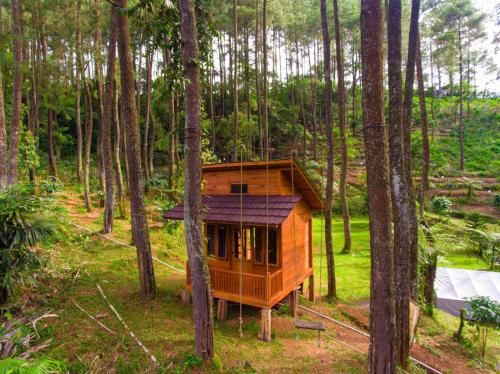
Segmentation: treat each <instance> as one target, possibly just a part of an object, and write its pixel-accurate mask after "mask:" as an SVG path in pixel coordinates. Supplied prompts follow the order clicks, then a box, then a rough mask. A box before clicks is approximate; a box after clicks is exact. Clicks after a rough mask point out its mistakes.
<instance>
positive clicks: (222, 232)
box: [218, 225, 226, 258]
mask: <svg viewBox="0 0 500 374" xmlns="http://www.w3.org/2000/svg"><path fill="white" fill-rule="evenodd" d="M218 256H219V257H222V258H226V226H222V225H221V226H219V254H218Z"/></svg>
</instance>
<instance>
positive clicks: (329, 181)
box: [321, 0, 337, 298]
mask: <svg viewBox="0 0 500 374" xmlns="http://www.w3.org/2000/svg"><path fill="white" fill-rule="evenodd" d="M321 29H322V31H323V65H324V67H323V68H324V74H325V111H326V124H325V125H326V138H327V145H328V154H327V157H326V168H327V170H326V206H325V245H326V257H327V269H328V297H329V298H336V297H337V285H336V280H335V260H334V257H333V240H332V205H333V166H334V165H333V113H332V75H331V68H330V60H331V55H330V32H329V30H328V19H327V10H326V0H321Z"/></svg>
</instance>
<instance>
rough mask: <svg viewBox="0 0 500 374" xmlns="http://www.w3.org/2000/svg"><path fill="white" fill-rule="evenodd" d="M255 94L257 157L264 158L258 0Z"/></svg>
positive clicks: (257, 11)
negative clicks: (257, 136)
mask: <svg viewBox="0 0 500 374" xmlns="http://www.w3.org/2000/svg"><path fill="white" fill-rule="evenodd" d="M254 68H255V96H256V97H257V126H258V128H259V145H258V147H259V158H260V159H261V160H263V159H264V139H263V131H262V130H263V129H262V106H261V104H260V91H259V78H260V77H259V0H255V67H254Z"/></svg>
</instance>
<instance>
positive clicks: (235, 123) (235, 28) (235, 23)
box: [232, 0, 238, 161]
mask: <svg viewBox="0 0 500 374" xmlns="http://www.w3.org/2000/svg"><path fill="white" fill-rule="evenodd" d="M236 3H237V2H236V0H233V37H234V48H233V53H234V57H233V64H234V68H233V70H234V76H233V155H232V159H233V161H237V160H238V13H237V4H236Z"/></svg>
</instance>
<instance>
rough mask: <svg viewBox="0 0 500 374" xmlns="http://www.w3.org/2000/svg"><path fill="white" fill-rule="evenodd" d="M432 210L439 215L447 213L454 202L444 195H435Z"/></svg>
mask: <svg viewBox="0 0 500 374" xmlns="http://www.w3.org/2000/svg"><path fill="white" fill-rule="evenodd" d="M431 205H432V211H433V212H435V213H437V214H439V215H447V214H448V212H449V210H450V208H451V206H452V203H451V201H450V199H447V198H446V197H444V196H434V197H433V198H432V201H431Z"/></svg>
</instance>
